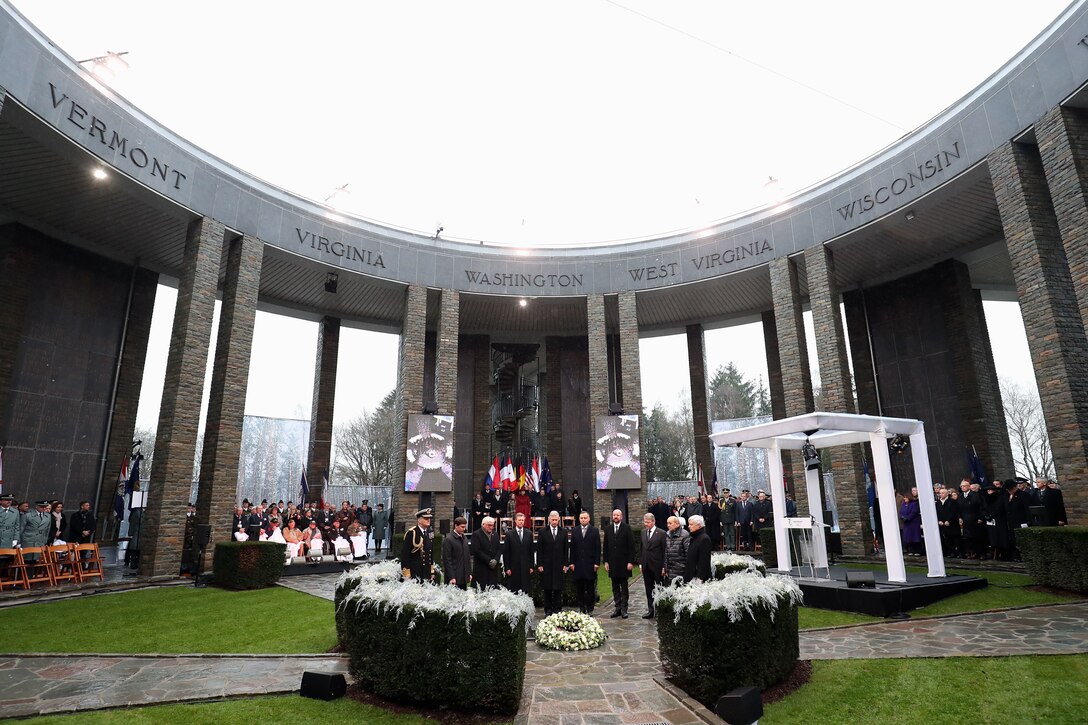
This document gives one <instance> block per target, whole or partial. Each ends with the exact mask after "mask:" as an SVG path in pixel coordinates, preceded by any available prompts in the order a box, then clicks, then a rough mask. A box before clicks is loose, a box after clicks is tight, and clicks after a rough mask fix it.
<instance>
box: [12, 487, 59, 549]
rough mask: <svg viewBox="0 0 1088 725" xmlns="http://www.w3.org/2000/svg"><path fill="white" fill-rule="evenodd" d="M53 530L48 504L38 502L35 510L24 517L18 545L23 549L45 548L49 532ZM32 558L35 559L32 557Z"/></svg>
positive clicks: (46, 502)
mask: <svg viewBox="0 0 1088 725" xmlns="http://www.w3.org/2000/svg"><path fill="white" fill-rule="evenodd" d="M52 528H53V515H52V514H50V513H49V502H48V501H38V503H37V505H36V510H35V511H32V512H31V513H28V514H27V515H26V520H25V521H24V522H23V530H22V531H21V532H19V545H20V546H21V547H23V548H24V549H26V548H30V547H34V546H46V545H47V544H48V543H49V532H50V531H51V530H52ZM34 558H37V557H36V556H34Z"/></svg>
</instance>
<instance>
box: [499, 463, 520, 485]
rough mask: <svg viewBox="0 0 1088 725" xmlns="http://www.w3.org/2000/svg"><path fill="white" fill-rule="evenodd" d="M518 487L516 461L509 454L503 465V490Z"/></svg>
mask: <svg viewBox="0 0 1088 725" xmlns="http://www.w3.org/2000/svg"><path fill="white" fill-rule="evenodd" d="M517 488H518V481H517V477H516V476H514V462H513V460H511V458H510V457H509V456H507V457H506V458H505V460H504V463H503V466H502V490H503V491H516V490H517Z"/></svg>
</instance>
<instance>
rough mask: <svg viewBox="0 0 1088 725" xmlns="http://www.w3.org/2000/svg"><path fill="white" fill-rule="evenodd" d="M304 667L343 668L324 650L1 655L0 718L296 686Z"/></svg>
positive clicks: (293, 689) (259, 692)
mask: <svg viewBox="0 0 1088 725" xmlns="http://www.w3.org/2000/svg"><path fill="white" fill-rule="evenodd" d="M304 670H321V671H325V672H347V661H346V660H345V659H344V658H341V657H337V656H327V655H305V656H301V657H300V656H294V657H290V656H288V657H285V656H283V655H266V656H262V657H252V656H229V655H203V656H184V657H160V656H147V657H138V656H137V657H134V656H114V657H110V656H98V655H41V656H26V655H23V656H18V657H12V656H0V717H26V716H29V715H40V714H53V713H60V712H71V711H75V710H96V709H100V708H106V707H125V706H130V705H159V704H163V703H169V702H182V701H186V700H208V699H212V698H221V697H229V696H236V695H264V694H270V693H283V692H297V691H298V688H299V684H300V683H301V682H302V673H303V671H304Z"/></svg>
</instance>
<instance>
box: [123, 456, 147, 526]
mask: <svg viewBox="0 0 1088 725" xmlns="http://www.w3.org/2000/svg"><path fill="white" fill-rule="evenodd" d="M143 459H144V456H143V454H142V453H140V445H139V444H138V443H137V444H136V452H135V453H134V454H133V456H132V465H131V468H130V470H129V474H128V483H126V484H125V495H127V496H128V497H129V499H128V510H129V511H131V510H132V492H133V491H135V490H136V486H138V485H139V484H140V461H142V460H143Z"/></svg>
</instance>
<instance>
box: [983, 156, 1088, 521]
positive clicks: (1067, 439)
mask: <svg viewBox="0 0 1088 725" xmlns="http://www.w3.org/2000/svg"><path fill="white" fill-rule="evenodd" d="M1047 153H1048V154H1049V153H1050V150H1049V149H1048V151H1047ZM987 163H988V164H989V167H990V176H991V177H992V178H993V183H994V195H995V196H996V198H997V206H998V210H999V211H1000V213H1001V224H1002V226H1003V227H1004V230H1005V240H1006V243H1007V244H1008V247H1009V257H1010V259H1011V261H1012V269H1013V275H1014V277H1015V279H1016V290H1017V293H1018V294H1019V297H1020V309H1021V311H1022V313H1023V317H1024V327H1025V329H1026V330H1027V335H1028V348H1029V349H1030V350H1031V358H1032V364H1033V365H1034V367H1035V377H1036V380H1038V383H1039V395H1040V398H1041V399H1042V404H1043V416H1044V417H1045V419H1046V426H1047V434H1048V435H1049V437H1050V446H1051V449H1052V450H1053V453H1054V462H1055V466H1056V468H1057V474H1058V479H1059V481H1060V482H1061V485H1062V493H1063V494H1064V497H1065V505H1066V510H1067V512H1068V515H1069V520H1070V523H1084V522H1085V519H1086V517H1088V384H1086V383H1088V339H1086V337H1085V331H1084V320H1083V319H1082V317H1081V313H1080V309H1079V306H1078V304H1077V291H1076V288H1075V287H1074V284H1073V279H1072V277H1071V274H1070V268H1069V264H1068V260H1067V258H1066V253H1065V248H1064V247H1063V245H1062V237H1061V232H1060V229H1059V225H1058V219H1057V217H1056V216H1055V213H1054V209H1053V207H1052V206H1051V194H1050V191H1049V189H1048V188H1047V185H1046V182H1045V179H1044V173H1043V162H1042V159H1041V158H1040V155H1039V150H1038V149H1036V148H1035V147H1033V146H1027V145H1023V144H1017V143H1008V144H1006V145H1004V146H1003V147H1001V148H1000V149H997V150H995V151H994V152H993V153H991V154H990V156H989V157H988V158H987ZM1063 209H1064V207H1063ZM1063 223H1065V222H1063Z"/></svg>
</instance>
